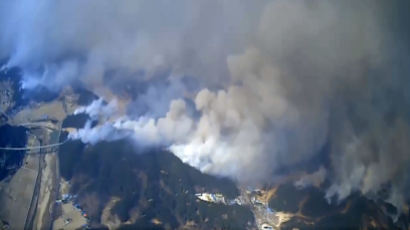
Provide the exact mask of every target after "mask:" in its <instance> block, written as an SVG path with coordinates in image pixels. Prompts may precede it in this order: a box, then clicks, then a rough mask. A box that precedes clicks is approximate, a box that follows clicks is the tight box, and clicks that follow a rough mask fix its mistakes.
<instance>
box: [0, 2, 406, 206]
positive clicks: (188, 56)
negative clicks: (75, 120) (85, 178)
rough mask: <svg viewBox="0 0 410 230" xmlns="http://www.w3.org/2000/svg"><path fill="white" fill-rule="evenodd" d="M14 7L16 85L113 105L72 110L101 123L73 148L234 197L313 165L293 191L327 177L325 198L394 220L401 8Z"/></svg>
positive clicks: (8, 47)
mask: <svg viewBox="0 0 410 230" xmlns="http://www.w3.org/2000/svg"><path fill="white" fill-rule="evenodd" d="M22 2H23V3H22ZM22 2H18V1H10V0H4V1H2V2H1V3H0V33H1V34H2V36H1V37H0V57H2V58H7V60H8V62H7V64H6V65H7V66H19V67H21V68H22V70H23V76H24V81H23V85H24V86H25V87H28V88H33V87H36V86H37V85H44V86H47V87H49V88H50V89H59V88H61V87H63V86H64V85H66V84H69V83H78V82H80V83H82V84H84V85H86V87H88V88H89V89H91V90H94V91H96V92H97V93H98V92H106V91H109V92H110V93H109V94H110V95H111V96H110V98H106V99H107V100H108V104H105V103H103V101H102V100H99V101H95V102H94V103H92V104H91V105H90V106H88V107H84V108H79V109H78V111H77V112H85V113H88V114H90V116H91V117H92V118H93V119H98V120H99V123H98V124H97V125H96V126H91V123H88V124H87V125H86V127H85V128H84V129H80V130H78V131H77V132H75V133H72V134H70V135H71V137H72V138H79V139H81V140H82V141H84V142H88V143H96V142H98V141H99V140H103V139H105V140H107V139H108V140H112V139H116V138H122V137H124V136H127V137H132V138H134V139H135V141H136V143H138V144H139V145H141V146H153V145H154V146H164V147H168V148H169V149H170V150H171V151H172V152H174V154H176V155H177V156H178V157H180V158H181V159H182V160H183V161H184V162H186V163H188V164H190V165H192V166H195V167H197V168H199V169H200V170H202V171H204V172H207V173H211V174H216V175H222V176H228V177H231V178H234V179H236V180H238V181H241V182H244V183H258V182H264V181H270V180H271V178H273V177H274V176H275V175H277V174H284V173H288V172H292V170H305V169H306V168H308V167H307V166H309V167H310V166H311V164H314V166H315V169H316V170H318V171H317V173H313V174H310V175H311V176H307V177H304V178H302V180H300V181H299V182H298V183H299V185H300V186H306V185H307V184H309V183H316V182H317V181H319V182H323V181H324V180H325V177H326V179H327V180H328V181H329V182H330V184H331V185H330V187H329V188H328V190H327V196H328V198H332V197H334V196H336V197H337V198H339V199H344V198H345V197H347V196H348V195H349V194H351V193H352V192H355V191H360V192H362V193H363V194H368V195H377V194H378V193H379V191H381V190H384V189H388V190H389V191H390V193H389V195H388V197H385V199H387V200H389V201H390V202H391V203H393V204H395V205H396V206H398V207H399V206H400V205H402V204H403V203H405V202H406V200H407V199H409V196H408V195H406V193H405V191H406V189H408V188H409V186H410V183H409V181H410V180H409V173H410V172H409V169H408V167H407V165H409V163H410V154H409V152H408V149H409V147H410V146H408V145H409V144H408V141H407V140H409V134H410V129H409V128H410V127H409V124H410V120H409V119H410V110H409V109H407V108H410V107H409V99H410V98H409V95H408V87H409V86H410V84H409V82H410V81H409V79H408V74H409V71H408V67H407V66H409V65H408V64H409V59H408V54H409V50H410V49H409V46H408V43H409V41H408V38H409V36H408V34H409V31H408V29H406V28H405V27H403V22H404V21H406V20H405V19H406V16H403V15H402V14H403V13H402V12H401V11H400V9H402V8H403V6H401V5H399V4H398V3H395V2H389V3H387V2H383V1H366V0H365V1H360V2H359V1H286V0H272V1H206V0H204V1H183V0H181V1H167V0H161V1H150V0H149V1H148V0H147V1H144V0H141V1H109V0H103V1H94V0H90V1H86V2H84V1H79V0H72V1H51V0H50V1H48V0H42V1H33V0H25V1H22ZM404 24H405V23H404ZM102 95H104V96H106V95H107V94H105V93H102ZM113 95H114V96H113ZM112 98H115V99H112ZM326 146H327V147H326ZM312 159H316V160H315V161H314V163H312V162H313V161H312ZM317 159H319V160H317ZM304 166H306V167H304Z"/></svg>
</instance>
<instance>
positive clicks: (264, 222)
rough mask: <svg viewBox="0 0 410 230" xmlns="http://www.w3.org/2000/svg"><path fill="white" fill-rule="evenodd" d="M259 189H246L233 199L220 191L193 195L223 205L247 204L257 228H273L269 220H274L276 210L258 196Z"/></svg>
mask: <svg viewBox="0 0 410 230" xmlns="http://www.w3.org/2000/svg"><path fill="white" fill-rule="evenodd" d="M259 193H260V191H258V190H255V191H249V190H247V191H246V192H245V194H244V195H241V196H238V197H236V198H235V199H226V198H225V197H224V196H223V195H222V194H220V193H197V194H195V196H196V197H197V198H198V199H199V200H202V201H205V202H209V203H219V204H225V205H249V206H250V207H251V208H252V211H253V213H254V215H255V219H256V222H257V225H258V228H259V229H261V230H273V229H274V227H273V226H274V225H272V224H271V223H270V222H272V221H275V220H276V218H277V217H276V212H275V211H274V210H272V209H271V208H269V206H268V204H267V203H266V202H263V201H262V200H260V199H259V198H258V194H259Z"/></svg>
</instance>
